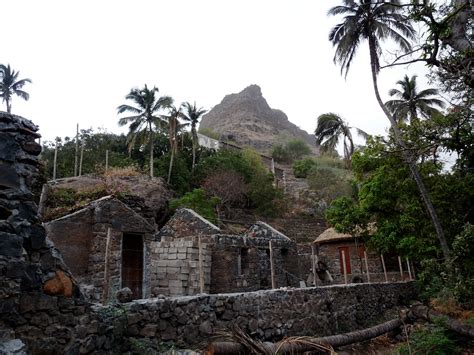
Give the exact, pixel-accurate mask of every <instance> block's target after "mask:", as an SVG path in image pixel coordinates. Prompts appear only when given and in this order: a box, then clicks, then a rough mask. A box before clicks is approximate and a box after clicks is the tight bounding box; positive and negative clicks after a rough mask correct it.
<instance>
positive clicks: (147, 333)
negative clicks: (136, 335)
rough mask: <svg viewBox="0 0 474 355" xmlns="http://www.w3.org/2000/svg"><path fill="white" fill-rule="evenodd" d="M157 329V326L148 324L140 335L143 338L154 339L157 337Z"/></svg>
mask: <svg viewBox="0 0 474 355" xmlns="http://www.w3.org/2000/svg"><path fill="white" fill-rule="evenodd" d="M157 329H158V326H157V325H156V324H147V325H145V326H144V327H143V329H142V330H141V331H140V335H141V336H143V337H147V338H152V337H154V336H155V334H156V330H157Z"/></svg>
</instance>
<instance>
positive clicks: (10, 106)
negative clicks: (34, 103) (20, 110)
mask: <svg viewBox="0 0 474 355" xmlns="http://www.w3.org/2000/svg"><path fill="white" fill-rule="evenodd" d="M6 102H7V112H8V113H12V104H11V103H10V100H9V99H8V98H7V99H6Z"/></svg>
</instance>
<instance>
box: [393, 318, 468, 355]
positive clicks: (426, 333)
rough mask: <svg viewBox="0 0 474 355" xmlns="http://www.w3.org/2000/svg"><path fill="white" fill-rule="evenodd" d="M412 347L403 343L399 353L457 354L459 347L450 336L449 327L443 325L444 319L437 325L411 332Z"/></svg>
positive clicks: (403, 354) (402, 354)
mask: <svg viewBox="0 0 474 355" xmlns="http://www.w3.org/2000/svg"><path fill="white" fill-rule="evenodd" d="M409 343H410V347H408V344H403V345H402V346H400V347H399V348H398V349H397V353H398V354H401V355H405V354H430V355H444V354H456V353H458V352H459V348H458V347H457V346H456V343H455V342H454V341H453V340H452V339H451V338H450V337H449V336H448V331H447V329H446V328H445V327H444V326H443V322H442V320H439V321H438V322H436V324H435V325H429V326H426V327H424V328H423V329H419V330H416V331H414V332H413V333H412V334H410V337H409Z"/></svg>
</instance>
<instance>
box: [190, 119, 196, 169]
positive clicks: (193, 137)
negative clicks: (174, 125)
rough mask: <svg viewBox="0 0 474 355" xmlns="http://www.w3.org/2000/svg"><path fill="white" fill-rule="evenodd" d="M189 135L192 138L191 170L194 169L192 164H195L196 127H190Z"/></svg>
mask: <svg viewBox="0 0 474 355" xmlns="http://www.w3.org/2000/svg"><path fill="white" fill-rule="evenodd" d="M191 135H192V140H193V165H192V167H191V170H194V166H195V165H196V127H191Z"/></svg>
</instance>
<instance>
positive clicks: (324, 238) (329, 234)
mask: <svg viewBox="0 0 474 355" xmlns="http://www.w3.org/2000/svg"><path fill="white" fill-rule="evenodd" d="M353 238H354V237H353V236H352V235H350V234H344V233H338V232H336V230H335V229H334V228H328V229H326V230H325V231H324V232H322V233H321V234H320V235H319V237H317V238H316V240H315V241H314V242H313V243H314V244H322V243H331V242H338V241H342V240H351V239H353Z"/></svg>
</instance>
